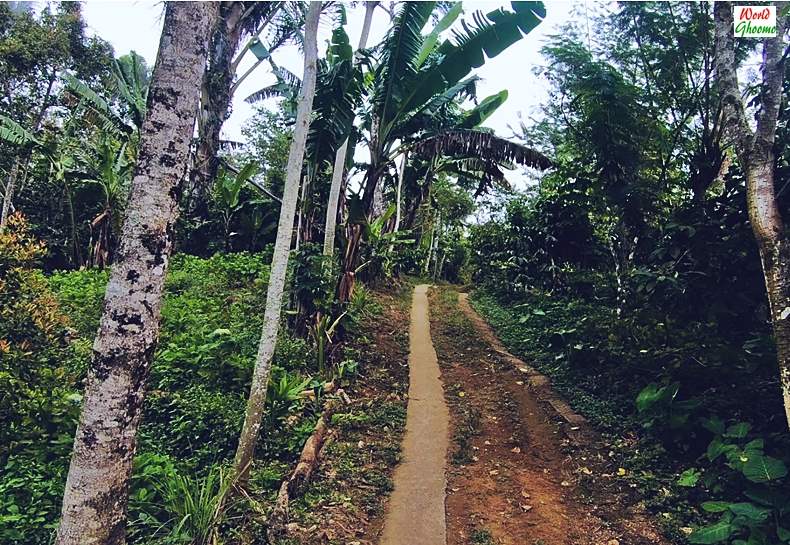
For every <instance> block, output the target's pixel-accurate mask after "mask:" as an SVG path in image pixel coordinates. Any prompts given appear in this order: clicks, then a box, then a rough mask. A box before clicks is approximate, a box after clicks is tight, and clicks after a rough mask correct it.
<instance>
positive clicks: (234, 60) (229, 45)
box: [187, 1, 305, 216]
mask: <svg viewBox="0 0 790 545" xmlns="http://www.w3.org/2000/svg"><path fill="white" fill-rule="evenodd" d="M304 13H305V5H304V2H241V1H236V2H222V3H221V7H220V17H221V24H219V25H218V26H217V29H216V30H215V32H214V35H213V36H212V41H211V51H210V53H209V68H208V70H207V71H206V74H205V76H204V78H203V83H202V86H201V104H200V115H199V117H198V146H197V150H196V151H195V157H194V163H193V166H192V169H191V171H190V179H189V185H188V187H187V193H188V195H187V197H188V199H189V201H188V204H187V209H188V210H189V212H190V214H195V215H197V216H205V215H206V214H207V198H208V196H209V194H210V193H211V185H212V183H213V182H214V179H215V178H216V176H217V171H218V169H219V165H220V162H219V159H218V157H217V153H218V152H219V149H220V145H221V142H220V131H221V130H222V125H223V123H224V122H225V120H226V118H227V116H228V109H229V107H230V104H231V101H232V99H233V95H234V94H235V93H236V90H237V89H238V88H239V85H241V83H242V82H243V81H244V80H245V79H246V78H247V77H248V76H249V75H250V74H251V73H252V72H253V71H254V70H255V69H256V68H257V67H258V66H260V64H261V63H263V62H264V61H266V60H267V59H270V58H271V55H272V53H273V52H274V51H275V50H276V49H278V48H279V47H281V46H283V45H284V44H286V43H288V42H289V41H291V40H297V39H299V31H300V29H301V28H302V25H303V23H304ZM264 32H267V33H268V36H267V37H266V44H264V43H263V42H262V41H261V38H260V37H261V36H262V35H263V33H264ZM243 38H246V40H247V41H246V43H245V45H244V46H243V47H241V48H240V44H241V41H242V39H243ZM247 53H252V54H253V55H254V57H255V62H254V64H253V65H252V67H250V69H249V70H247V71H246V72H244V73H243V74H241V75H239V76H237V72H238V68H239V64H240V63H241V61H242V59H243V58H244V57H245V56H246V55H247Z"/></svg>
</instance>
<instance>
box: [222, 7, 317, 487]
mask: <svg viewBox="0 0 790 545" xmlns="http://www.w3.org/2000/svg"><path fill="white" fill-rule="evenodd" d="M320 15H321V3H320V2H310V7H309V11H308V13H307V20H306V22H305V33H304V36H305V39H304V55H305V57H304V77H303V79H302V89H301V91H300V95H299V103H298V106H297V110H296V124H295V126H294V135H293V141H292V142H291V148H290V151H289V153H288V166H287V169H286V178H285V189H284V191H283V199H282V206H281V207H280V222H279V225H278V227H277V239H276V241H275V244H274V254H273V256H272V266H271V274H270V276H269V286H268V289H267V294H266V308H265V310H264V315H263V331H262V333H261V340H260V344H259V345H258V356H257V358H256V361H255V370H254V371H253V375H252V386H251V387H250V396H249V399H248V400H247V411H246V414H245V417H244V426H243V427H242V430H241V436H240V437H239V446H238V448H237V450H236V457H235V460H234V471H235V473H236V475H237V476H238V479H239V480H240V481H244V480H245V479H246V476H247V475H248V472H249V467H250V463H251V461H252V457H253V454H254V452H255V444H256V443H257V440H258V435H259V433H260V428H261V420H262V416H263V410H264V405H265V402H266V387H267V386H268V384H269V377H270V375H271V369H272V356H274V348H275V345H276V343H277V332H278V330H279V327H280V311H281V307H282V299H283V290H284V288H285V274H286V271H287V269H288V254H289V250H290V248H291V240H292V238H293V227H294V216H295V213H296V202H297V197H298V193H299V180H300V178H301V174H302V163H303V161H304V153H305V144H306V142H307V131H308V129H309V127H310V115H311V114H312V108H313V96H314V95H315V83H316V63H317V60H318V46H317V43H316V42H317V32H318V19H319V17H320Z"/></svg>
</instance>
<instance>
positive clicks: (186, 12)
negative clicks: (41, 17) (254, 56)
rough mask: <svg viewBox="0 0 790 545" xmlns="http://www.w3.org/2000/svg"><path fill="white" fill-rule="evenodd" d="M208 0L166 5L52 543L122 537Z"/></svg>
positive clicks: (210, 16) (112, 543)
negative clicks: (146, 111)
mask: <svg viewBox="0 0 790 545" xmlns="http://www.w3.org/2000/svg"><path fill="white" fill-rule="evenodd" d="M217 15H218V4H217V3H213V2H205V3H203V2H172V3H168V4H167V9H166V12H165V20H164V28H163V30H162V38H161V40H160V42H159V53H158V56H157V61H156V66H155V68H154V71H153V76H152V81H151V87H150V92H149V99H148V103H149V107H148V114H147V116H146V118H145V122H144V123H143V127H142V131H141V140H140V152H139V156H138V159H137V165H136V166H135V170H134V178H133V181H132V188H131V194H130V198H129V207H128V212H127V217H126V221H125V222H124V225H123V229H122V232H121V240H120V244H119V248H118V252H117V259H116V262H115V265H114V266H113V268H112V271H111V274H110V280H109V283H108V285H107V291H106V293H105V298H104V310H103V313H102V317H101V322H100V325H99V331H98V333H97V334H96V340H95V342H94V344H93V359H92V361H91V368H90V371H89V375H88V386H87V388H86V390H85V396H84V401H83V407H82V415H81V417H80V423H79V426H78V427H77V433H76V436H75V439H74V451H73V454H72V459H71V466H70V468H69V474H68V479H67V480H66V489H65V492H64V495H63V510H62V514H61V521H60V527H59V528H58V533H57V537H56V541H55V543H56V545H94V544H101V545H117V544H123V543H124V542H125V536H124V533H125V527H126V504H127V501H128V485H129V476H130V474H131V471H132V459H133V457H134V453H135V447H136V438H135V436H136V433H137V427H138V425H139V423H140V414H141V408H142V404H143V398H144V395H145V382H146V379H147V377H148V374H149V370H150V367H151V360H152V359H153V355H154V351H155V349H156V344H157V341H158V337H159V318H160V309H161V302H162V290H163V286H164V281H165V273H166V272H167V266H168V262H169V257H170V251H171V248H172V243H173V241H172V229H173V224H174V222H175V219H176V216H177V213H178V196H179V195H178V194H179V191H180V187H179V186H180V183H181V180H182V178H183V176H184V174H185V168H186V164H187V161H188V157H189V145H190V142H191V140H192V133H193V131H194V126H195V114H196V112H197V107H198V98H199V96H198V95H199V90H200V82H201V78H202V77H203V72H204V70H205V67H206V56H207V49H208V40H209V36H210V33H211V30H212V28H213V26H214V24H215V23H216V20H217Z"/></svg>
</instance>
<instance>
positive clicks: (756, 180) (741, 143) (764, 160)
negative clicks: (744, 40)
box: [714, 2, 790, 427]
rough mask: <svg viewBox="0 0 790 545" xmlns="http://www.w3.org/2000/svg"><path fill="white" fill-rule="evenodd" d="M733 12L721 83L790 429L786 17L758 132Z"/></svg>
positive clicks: (720, 7)
mask: <svg viewBox="0 0 790 545" xmlns="http://www.w3.org/2000/svg"><path fill="white" fill-rule="evenodd" d="M732 10H733V6H732V5H731V4H730V3H729V2H716V4H715V6H714V17H715V25H716V28H715V40H716V53H715V70H716V83H717V84H718V86H719V87H720V91H721V100H722V103H723V106H724V112H725V128H726V130H727V132H728V133H729V134H730V136H731V137H732V139H733V141H734V147H735V152H736V154H737V156H738V161H739V162H740V164H741V168H743V170H744V171H745V172H746V191H747V203H748V212H749V220H750V221H751V224H752V231H753V232H754V237H755V239H756V241H757V246H758V248H759V252H760V261H761V264H762V269H763V276H764V279H765V291H766V294H767V296H768V303H769V307H770V314H771V325H772V328H773V333H774V341H775V343H776V357H777V363H778V367H779V384H780V388H781V394H782V400H783V402H784V409H785V418H786V420H787V424H788V427H790V239H788V236H787V235H786V231H785V225H784V220H783V218H782V215H781V213H780V210H779V205H778V203H777V200H776V191H775V188H774V177H775V172H774V163H775V157H774V152H773V147H774V141H775V138H776V124H777V119H778V117H779V107H780V104H781V100H782V82H783V80H784V71H785V57H784V45H783V43H782V40H783V38H784V33H785V28H786V27H785V25H786V17H785V16H784V15H782V14H781V13H780V10H779V9H777V10H776V11H777V13H776V37H775V38H766V39H765V40H764V41H763V58H762V74H763V80H762V85H761V87H762V89H761V98H762V104H761V109H760V112H759V113H758V116H757V126H756V129H754V130H753V129H752V128H751V127H750V125H749V122H748V119H747V115H746V108H745V106H744V104H743V101H742V99H741V92H740V88H739V86H738V75H737V68H738V67H737V63H736V60H735V38H734V36H733V13H732Z"/></svg>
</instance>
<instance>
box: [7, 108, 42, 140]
mask: <svg viewBox="0 0 790 545" xmlns="http://www.w3.org/2000/svg"><path fill="white" fill-rule="evenodd" d="M0 141H2V142H6V143H8V144H13V145H15V146H25V145H27V144H30V143H36V144H40V142H39V141H38V139H37V138H36V136H35V135H34V134H33V133H32V132H30V131H28V130H27V129H26V128H24V127H23V126H22V125H20V124H19V123H17V122H16V121H14V120H13V119H11V118H10V117H8V116H5V115H2V114H0Z"/></svg>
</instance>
